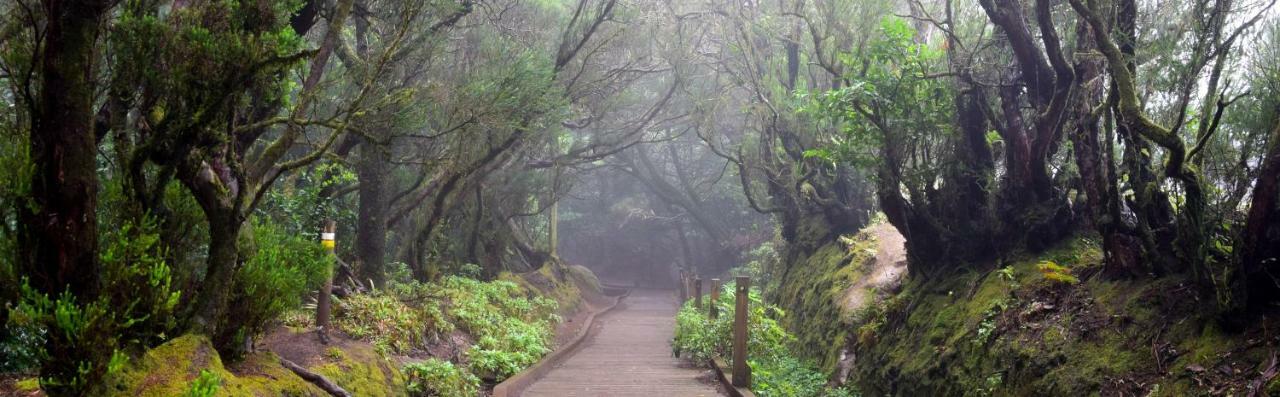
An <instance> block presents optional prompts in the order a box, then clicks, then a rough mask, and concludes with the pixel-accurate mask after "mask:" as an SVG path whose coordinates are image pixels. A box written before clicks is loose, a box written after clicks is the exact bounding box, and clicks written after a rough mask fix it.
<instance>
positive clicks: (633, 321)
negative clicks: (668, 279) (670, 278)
mask: <svg viewBox="0 0 1280 397" xmlns="http://www.w3.org/2000/svg"><path fill="white" fill-rule="evenodd" d="M672 295H673V294H672V293H671V292H670V291H659V290H636V291H633V292H632V293H631V295H630V296H628V297H627V299H626V300H624V301H623V303H622V304H620V305H619V307H618V308H617V309H615V310H613V311H611V312H609V313H608V314H606V315H604V316H601V317H600V318H598V322H599V323H600V325H599V326H600V327H602V328H600V329H599V331H598V332H595V333H593V335H592V336H590V337H589V338H588V340H587V341H586V342H584V343H583V346H581V348H579V349H578V350H577V352H576V353H574V355H573V356H572V357H569V358H567V359H565V360H564V361H563V362H561V363H560V364H558V365H556V367H555V368H553V369H552V370H551V371H550V372H549V373H547V374H546V376H544V377H542V378H541V379H539V380H538V381H537V382H536V383H534V384H533V385H531V386H529V388H527V389H526V390H525V391H524V393H523V394H522V395H524V396H529V397H544V396H545V397H552V396H662V397H704V396H705V397H710V396H719V395H720V394H719V392H718V391H717V389H716V387H715V386H713V385H709V384H706V383H703V382H701V381H699V380H698V376H699V375H700V374H701V373H702V370H699V369H696V368H681V361H680V359H678V358H675V357H673V356H672V354H671V345H670V341H671V337H672V334H673V332H674V330H675V313H676V302H675V299H674V297H673V296H672Z"/></svg>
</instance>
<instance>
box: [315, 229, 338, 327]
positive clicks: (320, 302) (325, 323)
mask: <svg viewBox="0 0 1280 397" xmlns="http://www.w3.org/2000/svg"><path fill="white" fill-rule="evenodd" d="M337 228H338V226H337V223H336V222H334V221H332V220H326V221H324V229H323V230H322V231H321V232H320V245H321V246H323V247H324V250H325V252H327V253H329V258H331V259H333V261H330V262H329V269H328V270H329V271H328V272H326V273H327V274H326V276H325V278H324V285H323V286H322V287H320V295H319V296H317V297H316V331H317V332H318V333H319V334H320V342H321V343H324V344H328V343H329V297H330V296H331V295H333V273H334V266H333V263H334V261H336V258H334V257H333V250H334V247H336V246H337V242H336V241H334V235H335V231H336V230H337Z"/></svg>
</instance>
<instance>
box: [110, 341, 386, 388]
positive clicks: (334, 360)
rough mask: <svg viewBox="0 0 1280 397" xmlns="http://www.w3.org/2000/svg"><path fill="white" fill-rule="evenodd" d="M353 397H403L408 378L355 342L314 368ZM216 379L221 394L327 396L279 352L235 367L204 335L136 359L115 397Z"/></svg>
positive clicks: (116, 381) (256, 356)
mask: <svg viewBox="0 0 1280 397" xmlns="http://www.w3.org/2000/svg"><path fill="white" fill-rule="evenodd" d="M309 369H310V370H311V371H313V372H316V373H318V374H321V375H324V376H325V377H327V378H329V379H330V380H332V381H333V382H334V383H337V384H338V385H339V386H341V387H343V388H344V389H346V390H347V391H349V392H351V393H352V394H353V395H357V396H375V397H376V396H403V395H405V380H404V376H403V374H401V373H400V371H399V370H397V369H396V366H395V365H394V363H392V362H390V361H388V360H387V359H385V358H383V357H382V356H380V355H378V354H377V353H374V351H373V348H372V346H369V345H366V344H350V345H346V346H344V348H343V349H342V350H341V351H340V354H327V355H325V356H324V358H323V361H320V362H316V363H314V364H312V365H310V368H309ZM202 376H203V377H205V378H206V379H208V378H209V377H212V378H214V379H216V380H217V383H218V388H217V393H216V395H218V396H234V397H239V396H253V397H265V396H327V395H328V394H327V393H325V392H324V391H323V390H320V389H319V388H317V387H315V386H314V385H312V384H311V383H308V382H307V381H306V380H303V379H302V378H300V377H298V376H297V375H295V374H294V373H293V372H292V371H290V370H289V369H287V368H285V367H284V366H283V365H281V363H280V358H279V357H277V356H276V355H275V354H274V353H270V352H258V353H254V354H251V355H248V356H247V357H246V358H245V359H244V360H243V361H242V362H239V363H236V364H235V365H234V366H232V368H231V369H228V368H227V367H225V366H224V365H223V363H222V359H221V358H220V357H219V356H218V353H217V351H215V350H214V349H213V346H212V345H211V344H210V343H209V340H208V339H207V338H205V337H203V336H197V335H185V336H182V337H178V338H176V339H173V340H171V341H169V342H168V343H165V344H163V345H160V346H159V347H156V348H155V349H151V350H150V351H148V352H147V353H146V354H144V355H143V356H142V357H139V358H137V359H134V360H132V361H131V362H130V363H129V364H128V365H127V366H126V367H125V368H124V369H123V370H122V371H121V373H120V374H119V375H118V376H116V377H115V379H113V385H112V387H111V394H110V395H112V396H121V397H125V396H128V397H151V396H156V397H167V396H180V395H183V394H184V393H186V392H187V391H188V390H191V388H192V385H193V384H194V383H196V380H197V378H201V377H202Z"/></svg>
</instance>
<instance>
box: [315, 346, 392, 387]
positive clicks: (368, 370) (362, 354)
mask: <svg viewBox="0 0 1280 397" xmlns="http://www.w3.org/2000/svg"><path fill="white" fill-rule="evenodd" d="M322 360H323V361H320V362H317V363H314V364H311V365H310V366H309V367H308V369H310V370H311V371H312V372H315V373H318V374H320V375H324V376H325V377H326V378H329V380H331V381H333V382H334V383H337V384H338V386H341V387H342V388H343V389H346V390H347V391H348V392H350V393H351V395H354V396H369V397H394V396H405V395H407V391H406V390H407V389H406V382H405V377H404V374H403V373H401V372H400V370H399V366H398V365H397V364H396V363H394V362H392V361H390V360H388V359H386V358H384V357H383V356H382V355H380V354H378V353H377V352H375V351H374V349H373V347H372V346H368V345H363V344H361V345H350V346H346V347H345V348H344V349H342V350H340V352H337V353H336V354H335V352H331V351H330V352H326V354H324V356H323V359H322Z"/></svg>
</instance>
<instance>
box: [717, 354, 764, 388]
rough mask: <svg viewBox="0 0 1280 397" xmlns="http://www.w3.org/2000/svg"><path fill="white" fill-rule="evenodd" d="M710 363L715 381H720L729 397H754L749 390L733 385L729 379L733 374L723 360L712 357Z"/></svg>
mask: <svg viewBox="0 0 1280 397" xmlns="http://www.w3.org/2000/svg"><path fill="white" fill-rule="evenodd" d="M710 361H711V363H710V364H711V368H714V369H715V370H716V379H719V380H720V384H721V385H722V386H724V390H725V392H727V393H729V396H730V397H756V395H755V393H752V392H751V389H748V388H745V387H738V386H734V385H733V379H731V378H732V376H733V374H732V372H731V370H730V369H729V365H728V364H726V363H725V362H724V359H722V358H720V357H712V358H711V360H710Z"/></svg>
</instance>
